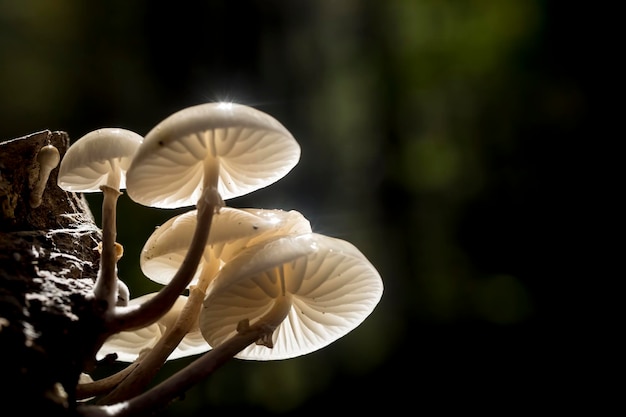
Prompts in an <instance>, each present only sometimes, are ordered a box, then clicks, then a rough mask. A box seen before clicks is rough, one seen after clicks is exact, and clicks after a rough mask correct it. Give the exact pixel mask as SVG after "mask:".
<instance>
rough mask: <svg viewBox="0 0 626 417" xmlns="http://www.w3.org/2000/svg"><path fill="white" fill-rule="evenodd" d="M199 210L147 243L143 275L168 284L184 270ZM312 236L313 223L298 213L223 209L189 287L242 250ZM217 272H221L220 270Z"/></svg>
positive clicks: (171, 221)
mask: <svg viewBox="0 0 626 417" xmlns="http://www.w3.org/2000/svg"><path fill="white" fill-rule="evenodd" d="M196 214H197V210H191V211H188V212H186V213H183V214H180V215H178V216H176V217H173V218H171V219H169V220H168V221H166V222H165V223H163V225H161V226H160V227H158V228H157V229H156V230H155V231H154V233H152V235H151V236H150V238H149V239H148V240H147V241H146V243H145V245H144V247H143V249H142V251H141V256H140V266H141V270H142V271H143V273H144V274H145V275H146V276H147V277H148V278H150V279H152V280H153V281H155V282H158V283H160V284H167V283H168V282H169V281H170V280H171V278H172V277H173V276H174V274H175V273H176V271H177V270H178V268H179V267H180V265H181V263H182V262H183V259H184V258H185V254H186V252H187V249H188V248H189V245H190V243H191V237H192V235H193V232H194V229H195V227H196ZM310 232H311V224H310V223H309V221H308V220H307V219H306V218H305V217H304V216H302V214H300V213H299V212H297V211H295V210H291V211H284V210H274V209H252V208H250V209H237V208H232V207H222V209H221V210H220V211H219V213H216V214H215V215H214V217H213V222H212V225H211V233H210V234H209V239H208V241H207V247H206V249H205V252H204V259H203V261H201V262H200V266H199V268H198V270H197V271H196V274H195V276H194V278H193V279H192V280H191V282H190V284H189V285H194V284H195V283H196V282H197V280H198V277H199V276H200V274H201V272H202V269H203V268H204V267H205V266H206V265H207V263H209V262H218V265H216V266H217V267H218V268H219V267H221V266H222V264H223V263H224V262H226V261H228V260H229V259H230V258H232V257H233V256H234V255H235V254H236V253H238V251H240V250H241V249H242V248H244V247H246V246H249V245H253V244H255V243H257V242H260V241H263V240H265V239H269V238H271V237H274V236H283V235H289V234H304V233H310ZM216 271H217V269H216Z"/></svg>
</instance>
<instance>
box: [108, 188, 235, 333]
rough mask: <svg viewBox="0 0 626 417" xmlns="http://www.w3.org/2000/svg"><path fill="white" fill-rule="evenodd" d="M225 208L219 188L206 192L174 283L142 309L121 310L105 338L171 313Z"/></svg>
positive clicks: (117, 309)
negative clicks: (214, 223) (218, 212)
mask: <svg viewBox="0 0 626 417" xmlns="http://www.w3.org/2000/svg"><path fill="white" fill-rule="evenodd" d="M222 205H223V202H222V199H221V197H220V195H219V193H218V191H217V188H216V187H207V188H205V189H204V191H203V192H202V195H201V196H200V199H199V201H198V204H197V208H198V214H197V216H198V221H197V224H196V229H195V231H194V234H193V237H192V240H191V244H190V245H189V250H188V251H187V254H186V255H185V259H184V260H183V262H182V264H181V266H180V268H179V269H178V271H177V272H176V274H175V275H174V277H172V280H171V281H170V282H169V283H168V284H167V285H166V286H165V287H163V288H162V289H161V290H160V291H159V292H158V293H157V294H156V295H155V296H154V297H152V298H151V299H150V300H148V301H146V302H145V303H142V304H140V305H138V306H132V307H131V306H126V307H117V308H116V309H115V312H114V314H112V315H111V316H110V317H109V319H108V320H107V324H106V328H107V330H108V333H107V334H105V335H104V336H105V339H106V337H108V336H109V335H111V334H113V333H117V332H120V331H122V330H133V329H138V328H141V327H144V326H147V325H148V324H151V323H154V322H155V321H156V320H158V319H159V317H161V316H162V315H163V314H165V313H166V312H167V311H169V309H170V308H171V307H172V305H173V304H174V302H175V301H176V299H177V298H178V296H179V295H180V294H181V293H182V292H183V291H184V290H185V288H186V287H187V285H188V284H189V282H190V281H191V279H192V278H193V276H194V274H195V273H196V269H197V268H198V264H199V263H200V259H201V258H202V255H203V254H204V248H205V246H206V242H207V239H208V237H209V231H210V229H211V222H212V221H213V214H214V213H215V212H216V211H217V210H219V209H220V207H222ZM103 340H104V339H103Z"/></svg>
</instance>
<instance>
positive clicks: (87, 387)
mask: <svg viewBox="0 0 626 417" xmlns="http://www.w3.org/2000/svg"><path fill="white" fill-rule="evenodd" d="M146 352H147V351H144V352H142V353H141V354H139V357H138V358H137V360H136V361H135V362H133V363H131V364H129V365H128V366H127V367H126V368H124V369H122V370H121V371H119V372H117V373H115V374H113V375H109V376H107V377H105V378H102V379H99V380H97V381H93V382H85V383H82V384H78V385H77V386H76V399H78V400H84V399H85V398H89V397H93V396H96V395H101V394H106V393H107V392H109V391H111V390H112V389H113V388H114V387H115V386H117V385H118V384H119V383H120V382H122V381H123V380H124V379H125V378H126V377H127V376H128V375H130V373H131V372H132V371H133V369H135V368H136V367H137V366H138V365H139V363H140V361H141V359H142V358H143V357H144V356H145V354H146Z"/></svg>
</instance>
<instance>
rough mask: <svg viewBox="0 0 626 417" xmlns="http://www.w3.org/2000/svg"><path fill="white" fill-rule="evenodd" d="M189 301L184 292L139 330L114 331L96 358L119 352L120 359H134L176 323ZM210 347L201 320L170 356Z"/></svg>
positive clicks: (139, 299) (138, 300)
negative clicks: (160, 315)
mask: <svg viewBox="0 0 626 417" xmlns="http://www.w3.org/2000/svg"><path fill="white" fill-rule="evenodd" d="M155 294H156V293H150V294H145V295H142V296H140V297H137V298H134V299H132V300H130V302H129V305H131V306H132V305H139V304H141V303H142V302H144V301H145V300H147V299H149V298H152V297H154V295H155ZM186 302H187V297H186V296H183V295H181V296H179V297H178V299H177V300H176V302H175V303H174V305H173V306H172V308H171V309H170V310H169V311H168V312H167V313H165V314H164V315H163V316H162V317H161V318H160V319H159V320H158V321H157V322H155V323H152V324H150V325H148V326H146V327H142V328H140V329H137V330H133V331H123V332H119V333H116V334H114V335H112V336H111V337H109V338H108V339H107V340H106V341H105V342H104V344H103V345H102V347H101V348H100V350H99V351H98V353H97V354H96V359H98V360H100V359H102V358H104V357H105V356H106V355H108V354H110V353H117V360H118V361H120V362H134V361H135V359H137V357H138V356H139V353H140V352H141V351H142V350H144V349H147V348H152V347H154V345H156V343H157V342H158V341H159V339H160V338H161V337H162V336H163V334H164V333H165V331H166V330H167V329H168V328H169V327H171V326H173V325H174V323H175V322H176V319H177V318H178V315H179V314H180V312H181V311H182V309H183V307H184V306H185V304H186ZM210 349H211V348H210V346H209V345H208V344H207V342H206V341H205V340H204V338H203V337H202V334H201V333H200V329H199V328H198V324H197V323H196V324H195V326H193V328H192V330H191V331H190V332H189V333H187V334H186V335H185V337H184V338H183V340H182V341H181V342H180V344H179V345H178V346H177V347H176V349H175V350H174V351H173V352H172V353H171V354H170V356H169V357H168V358H167V359H168V360H171V359H178V358H183V357H186V356H191V355H197V354H200V353H204V352H206V351H208V350H210Z"/></svg>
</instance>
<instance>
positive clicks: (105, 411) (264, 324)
mask: <svg viewBox="0 0 626 417" xmlns="http://www.w3.org/2000/svg"><path fill="white" fill-rule="evenodd" d="M290 307H291V300H290V298H289V297H279V298H278V299H277V300H276V302H275V303H274V306H273V307H272V309H271V310H270V311H269V312H268V313H267V314H266V315H265V316H263V317H262V318H261V319H259V320H258V321H257V322H256V323H254V324H253V325H251V326H241V330H240V331H238V332H237V334H235V335H234V336H232V337H231V338H229V339H227V340H226V341H224V342H223V343H222V344H220V345H219V346H217V347H215V348H214V349H213V350H210V351H209V352H206V353H205V354H203V355H202V356H200V357H199V358H198V359H196V360H195V361H193V362H192V363H191V364H189V365H187V366H186V367H185V368H183V369H181V370H180V371H178V372H177V373H175V374H174V375H172V376H171V377H169V378H167V379H166V380H165V381H163V382H161V383H160V384H158V385H156V386H155V387H153V388H151V389H149V390H148V391H146V392H144V393H143V394H140V395H138V396H136V397H134V398H132V399H130V400H127V401H122V402H118V403H116V404H112V405H105V406H97V405H79V406H78V407H77V413H78V415H79V416H83V417H105V416H107V417H131V416H136V415H146V414H148V413H150V412H155V411H158V410H160V409H162V408H163V407H165V406H167V404H169V403H170V402H171V401H172V400H173V399H175V398H177V397H179V396H180V395H182V394H183V393H184V392H185V391H187V390H188V389H189V388H191V387H192V386H194V385H195V384H197V383H198V382H200V381H202V380H204V379H205V378H207V377H208V376H209V375H211V374H212V373H213V372H214V371H215V370H217V369H218V368H219V367H221V366H222V365H224V364H225V363H226V362H228V361H229V360H230V359H232V358H233V356H235V355H236V354H237V353H239V352H240V351H241V350H243V349H244V348H245V347H247V346H248V345H250V344H252V343H255V342H256V341H258V340H266V339H267V337H268V335H269V336H271V334H272V333H273V332H274V330H275V329H276V327H277V326H278V325H279V324H280V323H281V322H282V321H283V320H284V319H285V317H287V314H288V313H289V308H290Z"/></svg>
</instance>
